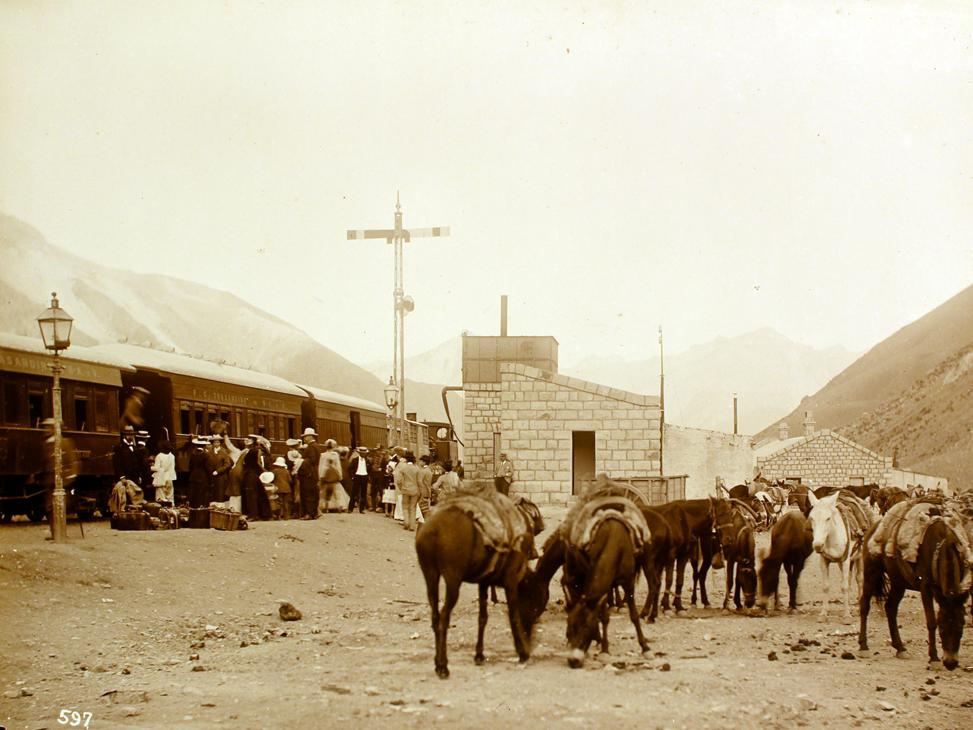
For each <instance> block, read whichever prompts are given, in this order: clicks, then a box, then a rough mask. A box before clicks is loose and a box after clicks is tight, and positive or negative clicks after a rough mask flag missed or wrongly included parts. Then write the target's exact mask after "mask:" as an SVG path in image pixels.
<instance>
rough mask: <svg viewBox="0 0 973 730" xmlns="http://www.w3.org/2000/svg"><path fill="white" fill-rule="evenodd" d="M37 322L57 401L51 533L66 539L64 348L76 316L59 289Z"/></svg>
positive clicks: (55, 536) (60, 540)
mask: <svg viewBox="0 0 973 730" xmlns="http://www.w3.org/2000/svg"><path fill="white" fill-rule="evenodd" d="M37 324H38V325H39V326H40V328H41V338H42V339H43V340H44V347H45V348H47V349H48V350H51V351H52V352H53V353H54V362H52V363H51V365H50V368H51V372H52V373H53V374H54V383H53V387H52V388H51V395H52V396H53V401H54V403H53V405H54V500H53V501H54V505H53V507H54V509H53V516H52V517H51V536H52V537H53V538H54V542H66V541H67V539H68V515H67V505H66V500H65V495H64V474H63V473H62V471H63V462H64V457H63V454H62V453H61V371H62V370H63V369H64V368H63V366H62V365H61V358H60V354H61V350H66V349H68V347H70V346H71V326H72V325H73V324H74V319H73V318H72V317H71V315H70V314H68V313H67V312H65V311H64V310H63V309H61V307H60V306H59V304H58V301H57V292H51V306H50V307H48V308H47V309H45V310H44V311H43V312H41V313H40V314H39V315H38V316H37Z"/></svg>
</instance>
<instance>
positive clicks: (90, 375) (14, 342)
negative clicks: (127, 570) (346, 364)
mask: <svg viewBox="0 0 973 730" xmlns="http://www.w3.org/2000/svg"><path fill="white" fill-rule="evenodd" d="M61 361H62V363H63V365H64V372H63V375H62V377H61V384H62V399H61V402H62V409H61V410H62V423H63V433H64V436H65V437H66V438H67V439H70V441H69V442H67V443H73V445H74V447H75V448H76V451H75V453H74V454H73V456H74V457H75V458H74V459H73V462H76V463H77V464H78V465H79V468H78V476H77V479H76V480H75V482H74V484H73V490H74V493H75V496H76V497H85V498H86V499H85V500H76V505H81V504H85V505H88V506H91V507H92V508H93V506H94V505H95V504H97V505H98V506H99V507H101V508H102V509H104V507H105V506H106V503H107V499H108V495H109V493H110V489H111V485H112V482H113V481H114V472H113V468H112V460H111V454H112V449H113V447H114V446H115V444H116V443H118V440H119V430H120V425H121V421H123V420H125V419H129V422H132V423H133V425H135V426H136V428H137V429H140V430H145V431H147V432H148V434H149V435H148V438H147V439H146V446H147V448H148V450H149V452H150V453H155V452H156V451H158V444H159V442H160V441H161V440H163V439H165V440H167V441H169V442H171V443H172V445H173V448H174V453H175V454H176V470H177V472H180V478H179V479H177V480H176V487H177V490H181V489H183V488H185V484H186V474H185V473H186V471H187V470H188V467H189V452H190V449H189V448H187V446H188V445H189V443H190V441H192V439H193V438H194V437H197V436H204V435H208V434H209V433H210V432H211V428H212V424H213V423H214V422H216V421H222V422H224V423H225V429H226V433H227V434H228V435H229V436H230V437H231V438H240V437H243V436H246V435H247V434H250V433H259V434H262V435H263V436H265V437H266V438H267V439H268V440H269V441H270V442H271V446H272V449H271V450H272V451H273V452H274V453H275V454H284V453H285V452H286V449H287V447H286V443H285V442H286V441H287V439H289V438H298V437H300V436H301V434H302V432H303V430H304V429H305V428H306V427H308V426H311V427H313V428H314V429H315V430H316V431H317V433H318V440H319V441H320V442H323V441H324V440H325V439H328V438H333V439H334V440H335V441H337V442H338V443H339V444H342V445H346V446H352V447H356V446H368V447H369V448H373V447H374V446H375V445H376V444H383V445H384V444H387V443H388V440H389V436H390V433H389V430H388V429H389V422H388V420H387V417H386V412H385V408H384V406H382V405H381V404H379V403H375V402H372V401H369V400H365V399H362V398H355V397H352V396H347V395H343V394H341V393H335V392H333V391H329V390H323V389H321V388H318V387H315V386H311V385H301V386H298V385H295V384H294V383H291V382H289V381H287V380H285V379H283V378H280V377H277V376H275V375H268V374H266V373H259V372H255V371H253V370H247V369H245V368H240V367H236V366H234V365H228V364H226V363H223V362H215V361H211V360H205V359H202V358H198V357H190V356H189V355H182V354H178V353H176V352H174V351H167V350H159V349H153V348H148V347H139V346H136V345H130V344H122V343H119V344H110V345H98V346H95V347H79V346H72V347H71V349H70V350H68V351H66V352H65V354H64V355H62V356H61ZM50 363H51V358H50V355H49V353H48V352H47V351H46V350H45V349H44V346H43V344H42V343H41V342H40V341H39V340H37V339H34V338H30V337H19V336H16V335H9V334H3V333H0V520H9V519H10V518H11V517H12V516H13V515H15V514H26V515H27V516H28V517H30V518H31V519H34V520H39V519H41V517H42V516H43V509H44V487H43V485H42V483H41V477H42V475H43V470H44V467H45V465H44V463H43V452H44V440H45V439H46V438H47V432H46V431H45V430H44V428H43V421H44V420H45V419H47V418H49V417H51V415H52V414H53V404H52V397H51V382H52V378H51V370H50ZM393 440H396V437H395V436H393ZM401 441H402V445H403V446H406V447H407V448H410V449H412V450H413V451H414V452H415V453H416V455H418V456H421V455H422V454H427V453H429V436H428V428H427V426H426V425H425V424H423V423H418V422H415V421H407V422H406V423H405V424H404V430H403V433H402V438H401Z"/></svg>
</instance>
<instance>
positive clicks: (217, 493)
mask: <svg viewBox="0 0 973 730" xmlns="http://www.w3.org/2000/svg"><path fill="white" fill-rule="evenodd" d="M232 468H233V457H232V456H230V451H229V449H227V448H226V445H225V444H224V443H223V436H221V435H220V434H215V433H214V434H213V435H212V436H210V437H209V470H210V476H211V477H212V478H213V479H212V483H213V501H214V502H225V501H226V500H227V497H228V496H229V495H227V493H226V488H227V483H228V482H229V480H230V469H232Z"/></svg>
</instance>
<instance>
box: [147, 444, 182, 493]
mask: <svg viewBox="0 0 973 730" xmlns="http://www.w3.org/2000/svg"><path fill="white" fill-rule="evenodd" d="M175 481H176V455H175V454H173V453H172V444H170V443H169V442H168V441H162V442H160V443H159V453H158V454H156V455H155V461H153V462H152V486H153V487H155V501H156V502H160V503H162V502H165V503H166V504H167V505H168V506H170V507H171V506H172V505H174V504H175V503H176V488H175Z"/></svg>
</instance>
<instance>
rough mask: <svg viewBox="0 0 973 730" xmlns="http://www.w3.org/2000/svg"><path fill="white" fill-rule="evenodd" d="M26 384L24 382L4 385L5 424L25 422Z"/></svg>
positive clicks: (7, 382)
mask: <svg viewBox="0 0 973 730" xmlns="http://www.w3.org/2000/svg"><path fill="white" fill-rule="evenodd" d="M23 393H24V384H23V382H22V381H20V382H17V381H14V382H11V381H9V380H6V381H4V383H3V420H4V423H23V422H24V398H23Z"/></svg>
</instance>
